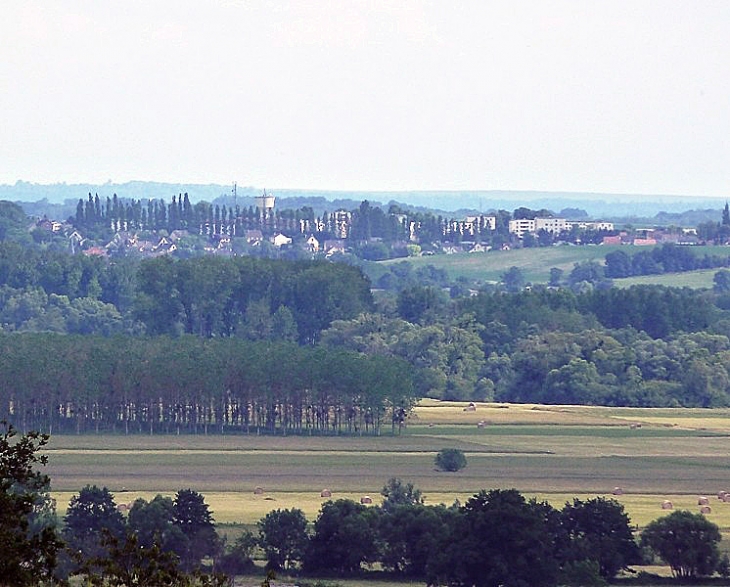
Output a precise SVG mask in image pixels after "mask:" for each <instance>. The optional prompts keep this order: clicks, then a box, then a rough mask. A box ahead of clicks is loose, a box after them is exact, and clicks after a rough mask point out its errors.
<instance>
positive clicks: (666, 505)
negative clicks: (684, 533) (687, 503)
mask: <svg viewBox="0 0 730 587" xmlns="http://www.w3.org/2000/svg"><path fill="white" fill-rule="evenodd" d="M673 507H674V504H672V502H671V501H669V500H668V499H665V500H664V501H663V502H662V509H663V510H671V509H672V508H673Z"/></svg>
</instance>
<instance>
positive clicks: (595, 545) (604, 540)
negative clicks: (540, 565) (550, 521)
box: [561, 497, 640, 579]
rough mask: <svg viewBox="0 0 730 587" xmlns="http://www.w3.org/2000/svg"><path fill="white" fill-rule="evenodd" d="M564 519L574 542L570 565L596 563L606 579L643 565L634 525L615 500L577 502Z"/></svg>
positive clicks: (563, 513) (565, 510)
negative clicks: (637, 564)
mask: <svg viewBox="0 0 730 587" xmlns="http://www.w3.org/2000/svg"><path fill="white" fill-rule="evenodd" d="M561 519H562V523H563V528H564V529H565V530H566V531H567V533H568V536H569V539H570V545H569V548H568V550H567V552H566V555H567V557H566V558H567V561H566V562H572V563H574V562H576V561H583V560H593V561H596V562H597V563H598V565H599V569H600V574H601V576H602V577H604V578H605V579H612V578H613V577H615V576H616V574H617V573H618V572H619V571H620V570H622V569H624V568H626V567H627V566H628V565H630V564H635V563H638V562H639V558H640V557H639V548H638V545H637V543H636V541H635V539H634V535H633V531H632V529H631V521H630V519H629V516H628V514H626V512H625V511H624V507H623V505H622V504H621V503H619V502H618V501H616V500H615V499H605V498H603V497H597V498H593V499H588V500H586V501H582V500H580V499H574V500H573V503H572V504H571V503H566V504H565V507H564V508H563V509H562V511H561Z"/></svg>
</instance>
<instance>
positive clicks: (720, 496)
mask: <svg viewBox="0 0 730 587" xmlns="http://www.w3.org/2000/svg"><path fill="white" fill-rule="evenodd" d="M726 495H727V491H718V492H717V499H719V500H724V499H725V496H726Z"/></svg>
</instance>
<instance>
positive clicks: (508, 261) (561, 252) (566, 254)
mask: <svg viewBox="0 0 730 587" xmlns="http://www.w3.org/2000/svg"><path fill="white" fill-rule="evenodd" d="M616 250H621V251H625V252H626V253H628V254H629V255H633V254H634V253H636V252H637V251H639V250H647V248H646V247H635V246H633V245H609V246H606V245H587V246H556V247H544V248H530V249H513V250H510V251H490V252H488V253H458V254H453V255H433V256H426V257H409V258H408V259H390V260H388V261H380V262H379V263H378V264H377V265H379V266H383V267H387V266H388V265H390V264H393V263H399V262H402V261H408V262H409V263H411V264H412V265H413V266H414V268H416V269H417V268H419V267H424V266H426V265H433V266H434V267H437V268H439V269H444V270H445V271H446V272H447V273H448V275H449V277H451V278H452V279H456V278H458V277H466V278H468V279H470V280H475V281H480V282H483V283H489V282H491V283H497V282H499V281H500V280H501V278H502V274H503V273H504V272H505V271H507V270H508V269H509V268H510V267H513V266H514V267H519V268H520V269H521V270H522V272H523V275H524V276H525V280H526V281H528V282H530V283H547V282H548V281H549V280H550V269H551V268H553V267H556V268H558V269H562V270H563V272H564V275H565V276H567V275H568V274H569V273H570V272H571V271H572V270H573V267H574V266H575V264H576V263H582V262H585V261H596V262H598V263H603V261H604V258H605V257H606V254H607V253H610V252H611V251H616ZM692 251H693V252H694V253H695V254H696V255H698V256H702V255H705V254H709V255H723V256H727V255H728V254H730V250H729V249H728V248H727V247H713V246H701V247H693V248H692ZM716 272H717V269H709V270H701V271H690V272H686V273H668V274H664V275H646V276H642V277H630V278H625V279H616V280H614V283H615V285H616V286H618V287H630V286H632V285H636V284H657V285H666V286H671V287H691V288H695V289H701V288H711V287H712V285H713V281H712V278H713V276H714V275H715V273H716Z"/></svg>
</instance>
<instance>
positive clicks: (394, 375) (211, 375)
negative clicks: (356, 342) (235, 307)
mask: <svg viewBox="0 0 730 587" xmlns="http://www.w3.org/2000/svg"><path fill="white" fill-rule="evenodd" d="M408 373H409V369H408V366H407V364H406V362H405V361H404V360H402V359H400V358H397V357H385V356H380V355H374V356H367V355H364V354H362V353H356V352H353V351H348V350H346V349H339V350H338V349H329V350H328V349H324V348H320V347H311V346H300V345H297V344H295V343H266V342H253V341H246V340H242V339H202V338H200V337H193V336H180V337H177V338H170V337H154V338H132V337H99V336H71V335H49V334H10V335H7V334H6V335H0V380H2V381H3V385H2V386H1V387H0V418H5V419H6V420H8V421H10V422H12V423H13V424H15V425H16V426H18V427H19V428H20V429H22V430H31V429H33V430H42V431H44V432H48V433H51V432H52V433H69V434H80V433H89V432H112V433H127V434H129V433H145V434H179V433H193V434H196V433H197V434H213V433H218V434H222V433H227V434H231V433H233V434H236V433H268V434H371V435H378V434H381V433H382V431H383V428H384V427H387V428H386V429H387V430H389V431H394V432H395V431H398V430H399V429H400V427H401V425H402V424H403V422H404V420H405V416H406V414H407V413H408V411H409V410H410V408H411V406H412V405H413V403H414V402H415V394H414V389H413V385H412V382H411V380H410V377H409V375H408Z"/></svg>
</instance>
